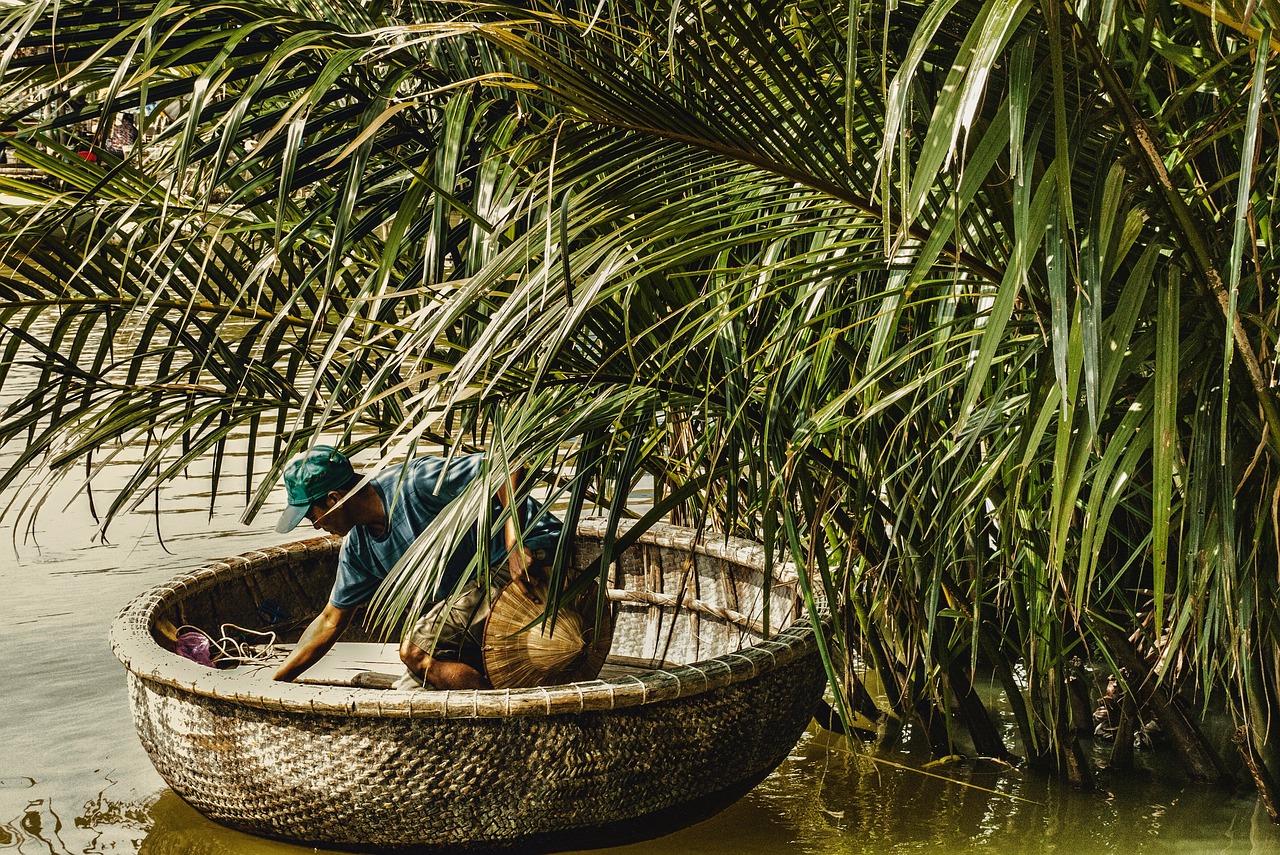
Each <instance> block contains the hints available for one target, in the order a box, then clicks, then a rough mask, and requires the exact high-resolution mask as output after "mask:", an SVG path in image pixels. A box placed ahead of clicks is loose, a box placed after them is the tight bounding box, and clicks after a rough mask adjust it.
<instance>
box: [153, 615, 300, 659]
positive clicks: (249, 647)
mask: <svg viewBox="0 0 1280 855" xmlns="http://www.w3.org/2000/svg"><path fill="white" fill-rule="evenodd" d="M228 630H236V631H238V632H240V633H243V634H245V635H253V636H257V637H258V638H260V639H266V642H265V643H263V644H247V643H245V642H243V641H239V640H238V639H235V638H232V637H231V635H230V633H229V632H228ZM218 631H219V632H220V633H222V637H221V638H218V639H216V640H215V639H214V637H213V636H212V635H210V634H209V633H207V632H205V631H204V630H203V629H201V628H200V627H198V626H192V625H191V624H183V625H182V626H180V627H178V635H182V633H183V632H195V633H199V634H200V635H203V636H204V637H205V638H206V639H207V640H208V642H209V646H210V647H211V648H212V649H214V650H216V651H218V655H217V656H215V657H214V661H215V662H222V661H223V660H228V661H232V662H236V663H238V664H240V665H265V664H266V663H268V662H271V661H272V660H273V659H275V658H276V657H277V652H276V634H275V632H273V631H267V632H259V631H258V630H256V629H248V628H246V627H243V626H238V625H236V624H234V623H224V624H223V625H222V626H221V627H219V629H218Z"/></svg>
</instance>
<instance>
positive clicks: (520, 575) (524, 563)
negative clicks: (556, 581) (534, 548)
mask: <svg viewBox="0 0 1280 855" xmlns="http://www.w3.org/2000/svg"><path fill="white" fill-rule="evenodd" d="M522 477H524V469H523V468H520V469H515V470H513V471H512V472H511V477H510V478H509V479H507V482H506V483H504V484H502V486H500V487H498V501H499V502H501V503H502V507H503V508H511V497H512V496H514V495H516V489H517V488H518V487H519V486H520V479H521V478H522ZM516 513H517V512H516V509H515V508H511V515H510V516H508V517H507V521H506V523H505V524H504V525H503V528H502V534H503V539H504V540H505V541H506V547H507V568H508V570H509V571H510V574H511V581H512V582H513V583H515V584H516V585H518V586H519V587H520V589H521V590H522V591H524V593H525V596H527V597H528V598H529V599H530V600H533V602H535V603H536V602H538V601H539V600H538V595H537V593H536V591H535V590H534V584H533V580H532V579H530V578H529V574H528V572H527V571H528V569H529V564H530V563H531V562H532V560H533V555H532V554H530V552H529V550H528V549H526V548H525V547H524V546H523V545H521V546H520V547H519V548H518V549H517V548H516V543H517V541H519V539H520V538H519V536H518V535H519V532H517V530H516Z"/></svg>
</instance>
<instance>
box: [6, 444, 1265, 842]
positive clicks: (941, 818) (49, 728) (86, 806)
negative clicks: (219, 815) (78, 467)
mask: <svg viewBox="0 0 1280 855" xmlns="http://www.w3.org/2000/svg"><path fill="white" fill-rule="evenodd" d="M243 471H244V459H243V453H242V452H241V454H240V456H236V455H234V454H233V455H231V456H230V458H229V460H228V461H227V472H226V473H225V477H226V481H225V483H226V484H228V485H230V484H235V483H242V476H243ZM204 474H205V472H204V471H203V470H200V469H198V468H195V467H193V469H192V470H191V477H190V478H188V479H186V480H184V481H181V482H179V483H176V484H173V485H171V486H169V487H167V488H166V489H165V491H164V493H163V497H162V502H161V508H162V512H163V519H162V524H163V535H164V543H165V545H166V547H167V549H168V550H169V551H166V549H165V548H162V547H161V543H160V540H159V539H158V537H157V535H156V531H155V518H154V515H153V514H151V513H136V514H131V515H126V516H123V517H121V518H120V519H119V520H118V521H117V522H116V523H114V524H113V526H112V530H111V542H110V543H109V544H95V543H94V542H93V538H94V533H95V524H94V522H93V520H92V518H91V517H90V514H89V510H88V503H87V500H86V499H85V498H84V497H83V496H80V497H78V498H72V496H73V494H74V486H73V485H71V484H67V485H64V486H62V487H60V488H59V489H58V490H57V491H56V493H55V495H54V496H53V497H52V498H51V499H50V501H49V502H47V503H46V506H45V509H44V510H43V511H42V513H41V515H40V516H39V518H38V525H37V526H36V527H35V528H34V530H33V531H32V533H31V535H30V536H27V535H26V534H25V533H15V532H14V529H13V522H12V520H8V521H7V522H6V524H5V527H4V528H2V529H0V545H2V546H0V548H3V549H4V550H5V552H6V553H7V555H6V558H5V560H3V561H0V590H3V591H5V592H6V594H7V596H8V597H9V603H10V605H9V608H8V609H7V614H6V615H5V616H4V619H3V620H0V712H2V713H3V715H2V716H0V853H3V852H8V851H15V852H18V853H23V855H27V853H46V855H70V853H105V852H125V853H132V852H140V853H166V854H167V853H174V855H198V853H211V855H212V853H218V855H234V853H281V855H283V853H302V852H311V851H314V850H311V849H303V848H299V847H294V846H290V845H288V844H284V843H278V842H274V841H267V840H262V839H259V838H254V837H250V836H248V835H244V834H240V833H238V832H235V831H231V830H229V829H225V828H222V827H220V826H217V825H214V824H213V823H211V822H209V821H207V820H205V819H204V818H203V817H201V816H200V815H199V814H197V813H196V812H195V811H194V810H192V809H191V808H190V807H188V806H187V805H186V804H185V803H184V802H182V801H181V800H180V799H179V798H178V797H177V796H175V795H174V794H173V793H172V792H171V791H169V790H168V789H167V788H166V787H165V786H164V783H163V781H161V780H160V778H159V776H158V775H157V774H156V773H155V771H154V770H153V769H152V768H151V766H150V764H149V762H148V761H147V758H146V755H145V754H144V752H143V750H142V748H141V746H140V744H139V743H138V740H137V737H136V736H135V734H134V730H133V726H132V722H131V720H130V717H129V709H128V700H127V697H126V694H125V680H124V670H123V668H122V667H121V666H120V664H119V663H118V662H117V661H116V660H115V658H114V657H113V656H112V654H111V651H110V649H109V648H108V646H107V641H106V634H107V628H108V626H109V625H110V622H111V620H112V619H113V618H114V616H115V614H116V612H117V611H118V610H119V608H120V607H121V606H122V605H123V604H124V603H125V602H126V601H128V600H129V599H131V598H132V597H134V596H135V595H136V594H138V593H139V592H140V591H142V590H143V589H144V588H147V587H149V586H151V585H154V584H156V583H158V582H160V581H162V580H164V579H166V578H168V577H170V576H172V575H174V574H175V573H176V572H178V571H179V570H182V569H187V568H189V567H192V566H194V565H196V564H199V563H202V562H204V561H207V560H210V559H214V558H218V557H221V556H224V555H230V554H235V553H238V552H243V551H247V550H249V549H253V548H256V547H260V546H262V545H265V544H268V543H275V542H280V541H281V540H285V539H289V538H290V536H281V535H277V534H275V533H274V531H272V523H273V522H274V519H275V516H276V514H277V513H278V512H279V510H280V505H279V501H280V499H279V497H278V496H277V497H276V498H275V500H274V501H275V503H274V504H271V505H268V506H267V508H265V509H264V511H263V514H262V515H261V516H260V518H259V521H258V522H257V524H255V525H254V526H253V527H245V526H242V525H240V524H239V521H238V516H239V513H240V510H241V503H240V502H238V501H236V500H235V499H234V498H231V497H227V498H225V499H223V500H221V501H220V502H219V503H218V505H217V507H216V509H215V512H214V514H213V515H212V518H210V515H209V511H208V508H209V496H208V492H207V491H208V480H207V478H204V477H202V476H203V475H204ZM237 476H238V477H239V478H240V479H241V480H237ZM103 486H104V485H99V490H101V489H103ZM108 486H109V485H108ZM0 498H3V497H0ZM68 502H69V503H70V504H69V505H68ZM64 506H67V507H65V509H64ZM11 543H12V544H14V545H13V546H10V545H9V544H11ZM884 760H885V761H888V762H878V763H877V762H872V761H871V760H868V759H867V758H865V757H862V756H859V755H856V754H852V753H851V752H850V751H849V749H848V748H847V747H846V746H845V744H844V743H843V742H842V741H841V740H839V739H837V738H834V737H831V736H830V735H828V734H825V733H822V732H818V731H811V732H810V733H809V734H807V735H806V736H805V738H804V740H803V741H802V742H801V744H800V745H799V746H797V748H796V749H795V750H794V751H793V752H792V756H791V758H790V759H789V760H788V761H787V762H786V763H784V764H783V766H782V767H781V768H780V769H779V770H778V771H777V772H776V773H775V774H774V775H773V776H771V777H770V778H769V779H768V780H767V781H766V782H765V783H764V784H762V785H761V786H760V787H758V788H757V789H756V790H755V791H754V792H752V793H750V794H749V795H748V796H746V797H745V798H744V799H742V800H741V801H740V802H738V803H737V804H735V805H733V806H732V807H730V808H729V809H728V810H726V811H725V812H723V813H721V814H719V815H718V816H716V817H714V818H713V819H711V820H708V821H707V822H705V823H702V824H700V825H698V826H695V827H693V828H691V829H687V830H685V831H681V832H677V833H675V834H673V835H670V836H667V837H665V838H662V839H660V840H656V841H651V842H646V843H639V844H634V845H632V846H628V847H621V848H620V849H618V850H616V851H617V852H619V853H660V852H661V853H667V852H689V853H709V855H710V853H735V855H742V853H775V852H805V853H890V852H892V853H907V852H934V851H946V852H949V853H954V852H996V853H1039V852H1068V853H1072V855H1077V853H1079V855H1083V853H1092V852H1122V853H1130V852H1133V853H1139V852H1141V853H1166V852H1167V853H1199V852H1205V853H1209V852H1213V853H1258V855H1261V853H1280V830H1278V829H1277V828H1276V827H1274V826H1272V825H1271V824H1270V823H1269V822H1268V821H1267V819H1266V815H1265V813H1264V812H1263V811H1262V810H1261V808H1260V806H1259V805H1258V803H1257V800H1256V799H1255V798H1254V797H1253V795H1252V794H1249V793H1246V794H1243V795H1235V794H1230V793H1223V792H1222V791H1220V790H1216V789H1211V788H1208V787H1199V786H1184V785H1182V784H1180V783H1178V781H1179V779H1178V776H1177V775H1176V774H1166V773H1165V771H1164V770H1162V769H1160V768H1159V767H1153V768H1154V772H1151V771H1149V772H1148V773H1147V774H1148V775H1149V776H1153V777H1154V780H1150V781H1147V782H1145V783H1142V782H1135V781H1134V779H1122V780H1119V781H1113V782H1105V781H1104V789H1103V791H1102V792H1099V793H1095V794H1081V793H1077V792H1074V791H1072V790H1070V789H1069V788H1067V787H1062V786H1057V785H1052V786H1051V785H1050V784H1049V783H1048V782H1046V781H1044V780H1043V779H1040V778H1036V777H1031V776H1025V775H1022V774H1018V773H1013V774H1009V773H997V772H991V771H984V770H982V769H974V768H966V767H959V768H949V769H947V770H945V774H946V775H949V776H952V777H955V778H958V779H959V780H960V781H962V782H965V783H969V784H972V785H973V786H963V785H962V784H961V783H954V782H950V781H946V780H940V779H939V778H936V777H929V776H926V775H924V774H921V773H920V772H916V771H907V770H904V769H902V768H899V767H898V766H896V765H891V763H892V764H903V765H913V764H914V765H917V766H918V765H920V764H921V763H922V762H923V758H921V757H920V756H918V755H913V754H911V753H909V752H906V753H899V754H894V755H892V756H889V757H886V758H884ZM1150 760H1151V758H1150V755H1148V757H1147V758H1145V759H1144V762H1148V763H1150ZM1136 777H1137V778H1139V779H1140V778H1141V775H1140V774H1139V775H1137V776H1136ZM1108 783H1109V786H1110V788H1111V789H1110V790H1109V791H1108V790H1107V789H1106V785H1108Z"/></svg>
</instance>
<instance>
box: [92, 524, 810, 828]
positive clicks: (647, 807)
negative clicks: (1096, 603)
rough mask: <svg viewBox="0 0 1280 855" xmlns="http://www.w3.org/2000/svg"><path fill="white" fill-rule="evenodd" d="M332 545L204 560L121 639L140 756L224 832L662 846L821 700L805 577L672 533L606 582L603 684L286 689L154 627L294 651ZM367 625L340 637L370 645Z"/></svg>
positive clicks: (749, 547)
mask: <svg viewBox="0 0 1280 855" xmlns="http://www.w3.org/2000/svg"><path fill="white" fill-rule="evenodd" d="M603 534H604V527H603V524H599V523H594V522H587V523H585V524H583V525H582V526H581V527H580V528H579V530H578V533H577V538H576V540H575V544H574V557H573V560H574V563H575V565H576V566H577V567H580V568H582V567H586V566H587V565H589V564H590V563H591V562H592V561H593V560H594V559H595V558H597V557H598V556H599V554H600V548H601V541H602V538H603ZM338 544H339V541H338V540H337V539H336V538H318V539H314V540H307V541H301V542H298V543H294V544H290V545H288V546H283V547H272V548H268V549H264V550H262V551H260V552H253V553H248V554H246V555H242V556H239V557H236V558H230V559H227V560H225V561H221V562H218V563H216V564H212V565H210V566H208V567H204V568H202V569H199V570H196V571H194V572H192V573H188V574H186V575H183V576H180V577H178V578H176V579H174V580H172V581H170V582H168V583H166V584H163V585H160V586H158V587H156V588H153V589H151V590H149V591H147V592H146V593H144V594H143V595H141V596H140V597H138V598H137V599H135V600H134V601H133V602H131V603H130V604H129V605H127V606H126V607H125V608H124V610H123V611H122V612H121V613H120V616H119V617H118V618H117V619H116V621H115V624H114V625H113V627H112V630H111V642H112V647H113V649H114V651H115V653H116V656H117V657H119V659H120V661H121V662H123V663H124V665H125V667H126V668H127V669H128V681H129V694H130V699H131V703H132V707H133V717H134V722H135V724H136V726H137V729H138V735H139V737H140V738H141V740H142V744H143V746H144V747H145V749H146V751H147V753H148V754H149V755H150V757H151V761H152V763H154V764H155V767H156V769H157V770H158V771H159V772H160V774H161V775H162V776H163V777H164V779H165V781H166V782H168V784H169V785H170V786H171V787H172V788H173V789H174V790H175V791H176V792H177V793H178V794H179V795H180V796H182V797H183V798H184V799H186V801H188V802H189V803H190V804H191V805H193V806H194V807H195V808H196V809H197V810H199V811H200V812H201V813H203V814H205V815H206V816H208V817H210V818H211V819H214V820H216V821H218V822H221V823H225V824H226V825H230V826H233V827H235V828H239V829H242V830H245V831H249V832H252V833H255V834H262V835H266V836H270V837H275V838H280V839H285V840H291V841H295V842H301V843H307V844H312V845H323V846H329V847H338V848H347V849H373V848H412V849H417V850H423V849H440V850H459V849H513V848H514V849H519V850H521V851H534V850H553V849H558V848H570V847H588V846H600V845H609V844H614V843H618V842H623V841H625V840H629V839H637V838H642V837H652V836H656V835H658V834H662V833H665V832H666V831H669V830H672V829H674V828H677V827H680V826H683V825H688V824H690V823H692V822H695V821H697V820H699V819H702V818H704V817H706V816H709V815H710V814H711V813H714V812H715V811H716V810H719V809H720V808H722V807H724V806H725V805H727V804H729V803H730V802H732V801H733V800H734V799H736V798H738V797H739V796H741V795H742V794H743V793H745V792H747V791H748V790H749V789H751V788H752V787H753V786H755V785H756V784H757V783H758V782H759V781H760V780H761V779H763V778H764V777H765V776H766V775H767V774H768V773H769V772H770V771H771V770H772V769H773V768H774V767H775V766H777V765H778V763H780V762H781V761H782V760H783V759H784V758H785V757H786V756H787V753H788V752H789V751H790V750H791V748H792V746H794V745H795V743H796V741H797V739H799V737H800V734H801V733H802V732H803V730H804V728H805V726H806V725H807V724H808V722H809V719H810V717H811V716H812V714H813V711H814V708H815V705H816V703H817V701H818V699H819V697H820V695H821V693H822V689H823V686H824V683H825V675H824V672H823V669H822V664H821V660H820V657H819V655H818V650H817V643H816V639H815V637H814V634H813V631H812V629H811V628H810V626H809V624H808V622H807V621H806V620H803V619H801V620H797V619H796V618H797V615H798V611H797V602H798V597H797V578H796V574H795V572H794V569H793V568H791V567H790V566H789V565H785V564H784V565H780V566H776V567H775V569H774V573H773V580H772V582H771V584H769V585H765V584H764V570H763V568H764V564H765V562H764V552H763V550H762V549H761V547H760V546H759V545H757V544H753V543H750V542H748V541H743V540H737V539H732V538H730V539H727V540H726V539H724V538H722V537H708V538H706V539H704V540H702V541H699V540H698V539H697V538H696V537H695V535H694V534H693V533H692V532H690V531H688V530H686V529H680V528H675V527H671V526H661V525H660V526H655V527H654V528H653V529H651V530H650V531H648V532H646V533H645V535H644V536H643V538H642V539H641V540H640V541H639V542H638V543H637V544H636V545H635V546H633V547H631V548H630V549H628V550H626V551H625V552H623V553H621V554H620V555H619V556H617V558H616V560H615V562H614V565H613V567H612V568H611V572H612V577H611V578H612V581H613V585H614V586H615V587H614V588H613V589H611V590H610V591H609V598H610V600H611V602H612V604H613V609H614V640H613V646H612V651H611V654H610V658H609V663H610V664H609V665H606V669H605V671H604V673H602V675H601V678H600V679H597V680H592V681H589V682H579V683H570V684H567V685H561V686H550V687H540V688H533V689H508V690H481V691H470V690H468V691H398V690H383V689H373V688H353V687H344V686H317V685H306V684H298V683H293V684H286V683H274V682H272V681H271V680H270V679H269V676H268V673H267V672H265V671H257V672H256V673H250V670H251V669H246V668H239V669H232V670H217V669H213V668H208V667H205V666H202V665H199V664H196V663H195V662H192V661H190V660H188V659H184V658H182V657H180V656H178V655H176V654H174V653H171V652H169V651H168V650H167V649H165V647H164V646H162V644H161V640H162V633H161V628H165V627H168V626H169V625H173V626H180V625H183V624H192V625H196V626H217V625H220V624H222V623H231V624H236V625H239V626H242V627H264V626H267V625H270V624H272V623H273V622H274V627H273V628H275V629H282V628H285V627H292V628H293V629H292V631H293V633H294V636H293V637H296V634H297V633H298V632H299V631H300V629H301V627H302V626H303V625H305V623H306V621H307V620H308V619H309V618H310V617H311V616H312V615H314V614H316V613H318V612H319V610H320V609H321V608H323V606H324V603H325V600H326V597H327V595H328V591H329V588H330V586H331V584H332V580H333V570H334V566H335V562H336V560H337V549H338ZM766 591H767V593H766ZM766 620H767V624H766ZM793 621H794V625H793ZM358 623H359V622H358V621H357V622H356V625H353V627H352V628H351V629H350V630H348V633H347V636H346V637H345V639H344V640H356V641H359V640H362V639H361V637H360V636H359V633H358V631H357V630H358ZM285 631H286V634H287V630H285Z"/></svg>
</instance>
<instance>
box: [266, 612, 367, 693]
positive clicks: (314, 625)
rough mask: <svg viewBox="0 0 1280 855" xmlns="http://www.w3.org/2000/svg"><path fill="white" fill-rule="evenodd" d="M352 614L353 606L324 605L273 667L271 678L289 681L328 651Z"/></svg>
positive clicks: (349, 621)
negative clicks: (282, 659) (278, 663)
mask: <svg viewBox="0 0 1280 855" xmlns="http://www.w3.org/2000/svg"><path fill="white" fill-rule="evenodd" d="M354 615H355V609H340V608H337V607H336V606H334V605H332V604H326V605H325V607H324V611H322V612H320V614H318V615H316V618H315V620H313V621H311V624H310V625H309V626H308V627H307V628H306V630H305V631H304V632H303V633H302V638H299V639H298V643H297V644H295V645H294V647H293V652H292V653H290V654H289V658H287V659H285V660H284V663H283V664H282V665H281V666H280V667H279V668H278V669H277V670H276V673H275V674H274V675H273V676H272V678H271V679H273V680H282V681H285V682H291V681H293V680H294V679H296V678H297V677H298V676H299V675H301V674H302V672H303V671H306V670H307V669H308V668H310V667H311V666H312V665H314V664H316V662H318V661H319V660H320V657H322V656H324V655H325V654H326V653H328V652H329V648H331V647H333V645H334V642H336V641H337V640H338V639H339V638H340V637H342V633H343V632H344V631H345V630H346V628H347V625H348V624H349V623H351V618H352V617H353V616H354Z"/></svg>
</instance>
